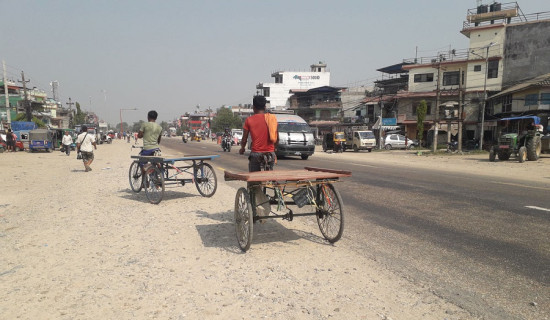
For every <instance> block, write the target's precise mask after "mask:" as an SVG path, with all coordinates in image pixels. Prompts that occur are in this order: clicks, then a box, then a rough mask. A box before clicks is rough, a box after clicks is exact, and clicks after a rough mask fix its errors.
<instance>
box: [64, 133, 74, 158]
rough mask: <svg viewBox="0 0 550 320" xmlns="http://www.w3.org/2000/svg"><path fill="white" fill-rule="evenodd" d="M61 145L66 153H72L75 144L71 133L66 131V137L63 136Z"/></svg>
mask: <svg viewBox="0 0 550 320" xmlns="http://www.w3.org/2000/svg"><path fill="white" fill-rule="evenodd" d="M61 144H63V148H64V149H65V153H66V154H67V155H69V154H70V153H71V144H73V137H71V135H70V134H69V131H65V135H64V136H63V139H61Z"/></svg>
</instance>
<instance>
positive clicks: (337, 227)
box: [317, 183, 344, 243]
mask: <svg viewBox="0 0 550 320" xmlns="http://www.w3.org/2000/svg"><path fill="white" fill-rule="evenodd" d="M317 205H318V208H317V223H318V224H319V229H320V230H321V233H322V234H323V236H324V237H325V239H327V240H328V242H330V243H334V242H336V241H338V240H340V238H341V237H342V233H343V232H344V204H343V202H342V198H341V197H340V193H338V191H336V189H335V188H334V186H333V185H332V184H330V183H328V184H326V185H324V186H323V185H320V186H319V188H318V191H317Z"/></svg>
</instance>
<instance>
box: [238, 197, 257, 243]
mask: <svg viewBox="0 0 550 320" xmlns="http://www.w3.org/2000/svg"><path fill="white" fill-rule="evenodd" d="M252 228H253V222H252V204H251V203H250V195H249V194H248V191H247V190H246V188H239V190H237V196H236V197H235V229H236V231H237V241H238V242H239V247H241V250H242V251H246V250H248V249H249V248H250V244H251V243H252Z"/></svg>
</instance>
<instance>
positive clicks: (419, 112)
mask: <svg viewBox="0 0 550 320" xmlns="http://www.w3.org/2000/svg"><path fill="white" fill-rule="evenodd" d="M427 111H428V104H427V103H426V100H422V101H420V104H419V105H418V107H416V129H417V130H418V141H419V143H420V145H423V144H422V141H423V137H424V119H425V118H426V112H427Z"/></svg>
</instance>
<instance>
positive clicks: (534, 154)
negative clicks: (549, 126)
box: [527, 137, 542, 161]
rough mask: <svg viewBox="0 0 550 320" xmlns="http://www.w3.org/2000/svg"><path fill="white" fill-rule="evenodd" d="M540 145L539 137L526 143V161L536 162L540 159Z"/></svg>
mask: <svg viewBox="0 0 550 320" xmlns="http://www.w3.org/2000/svg"><path fill="white" fill-rule="evenodd" d="M541 148H542V144H541V142H540V137H532V138H531V139H529V140H528V141H527V159H528V160H529V161H537V160H538V159H539V157H540V151H541Z"/></svg>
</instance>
